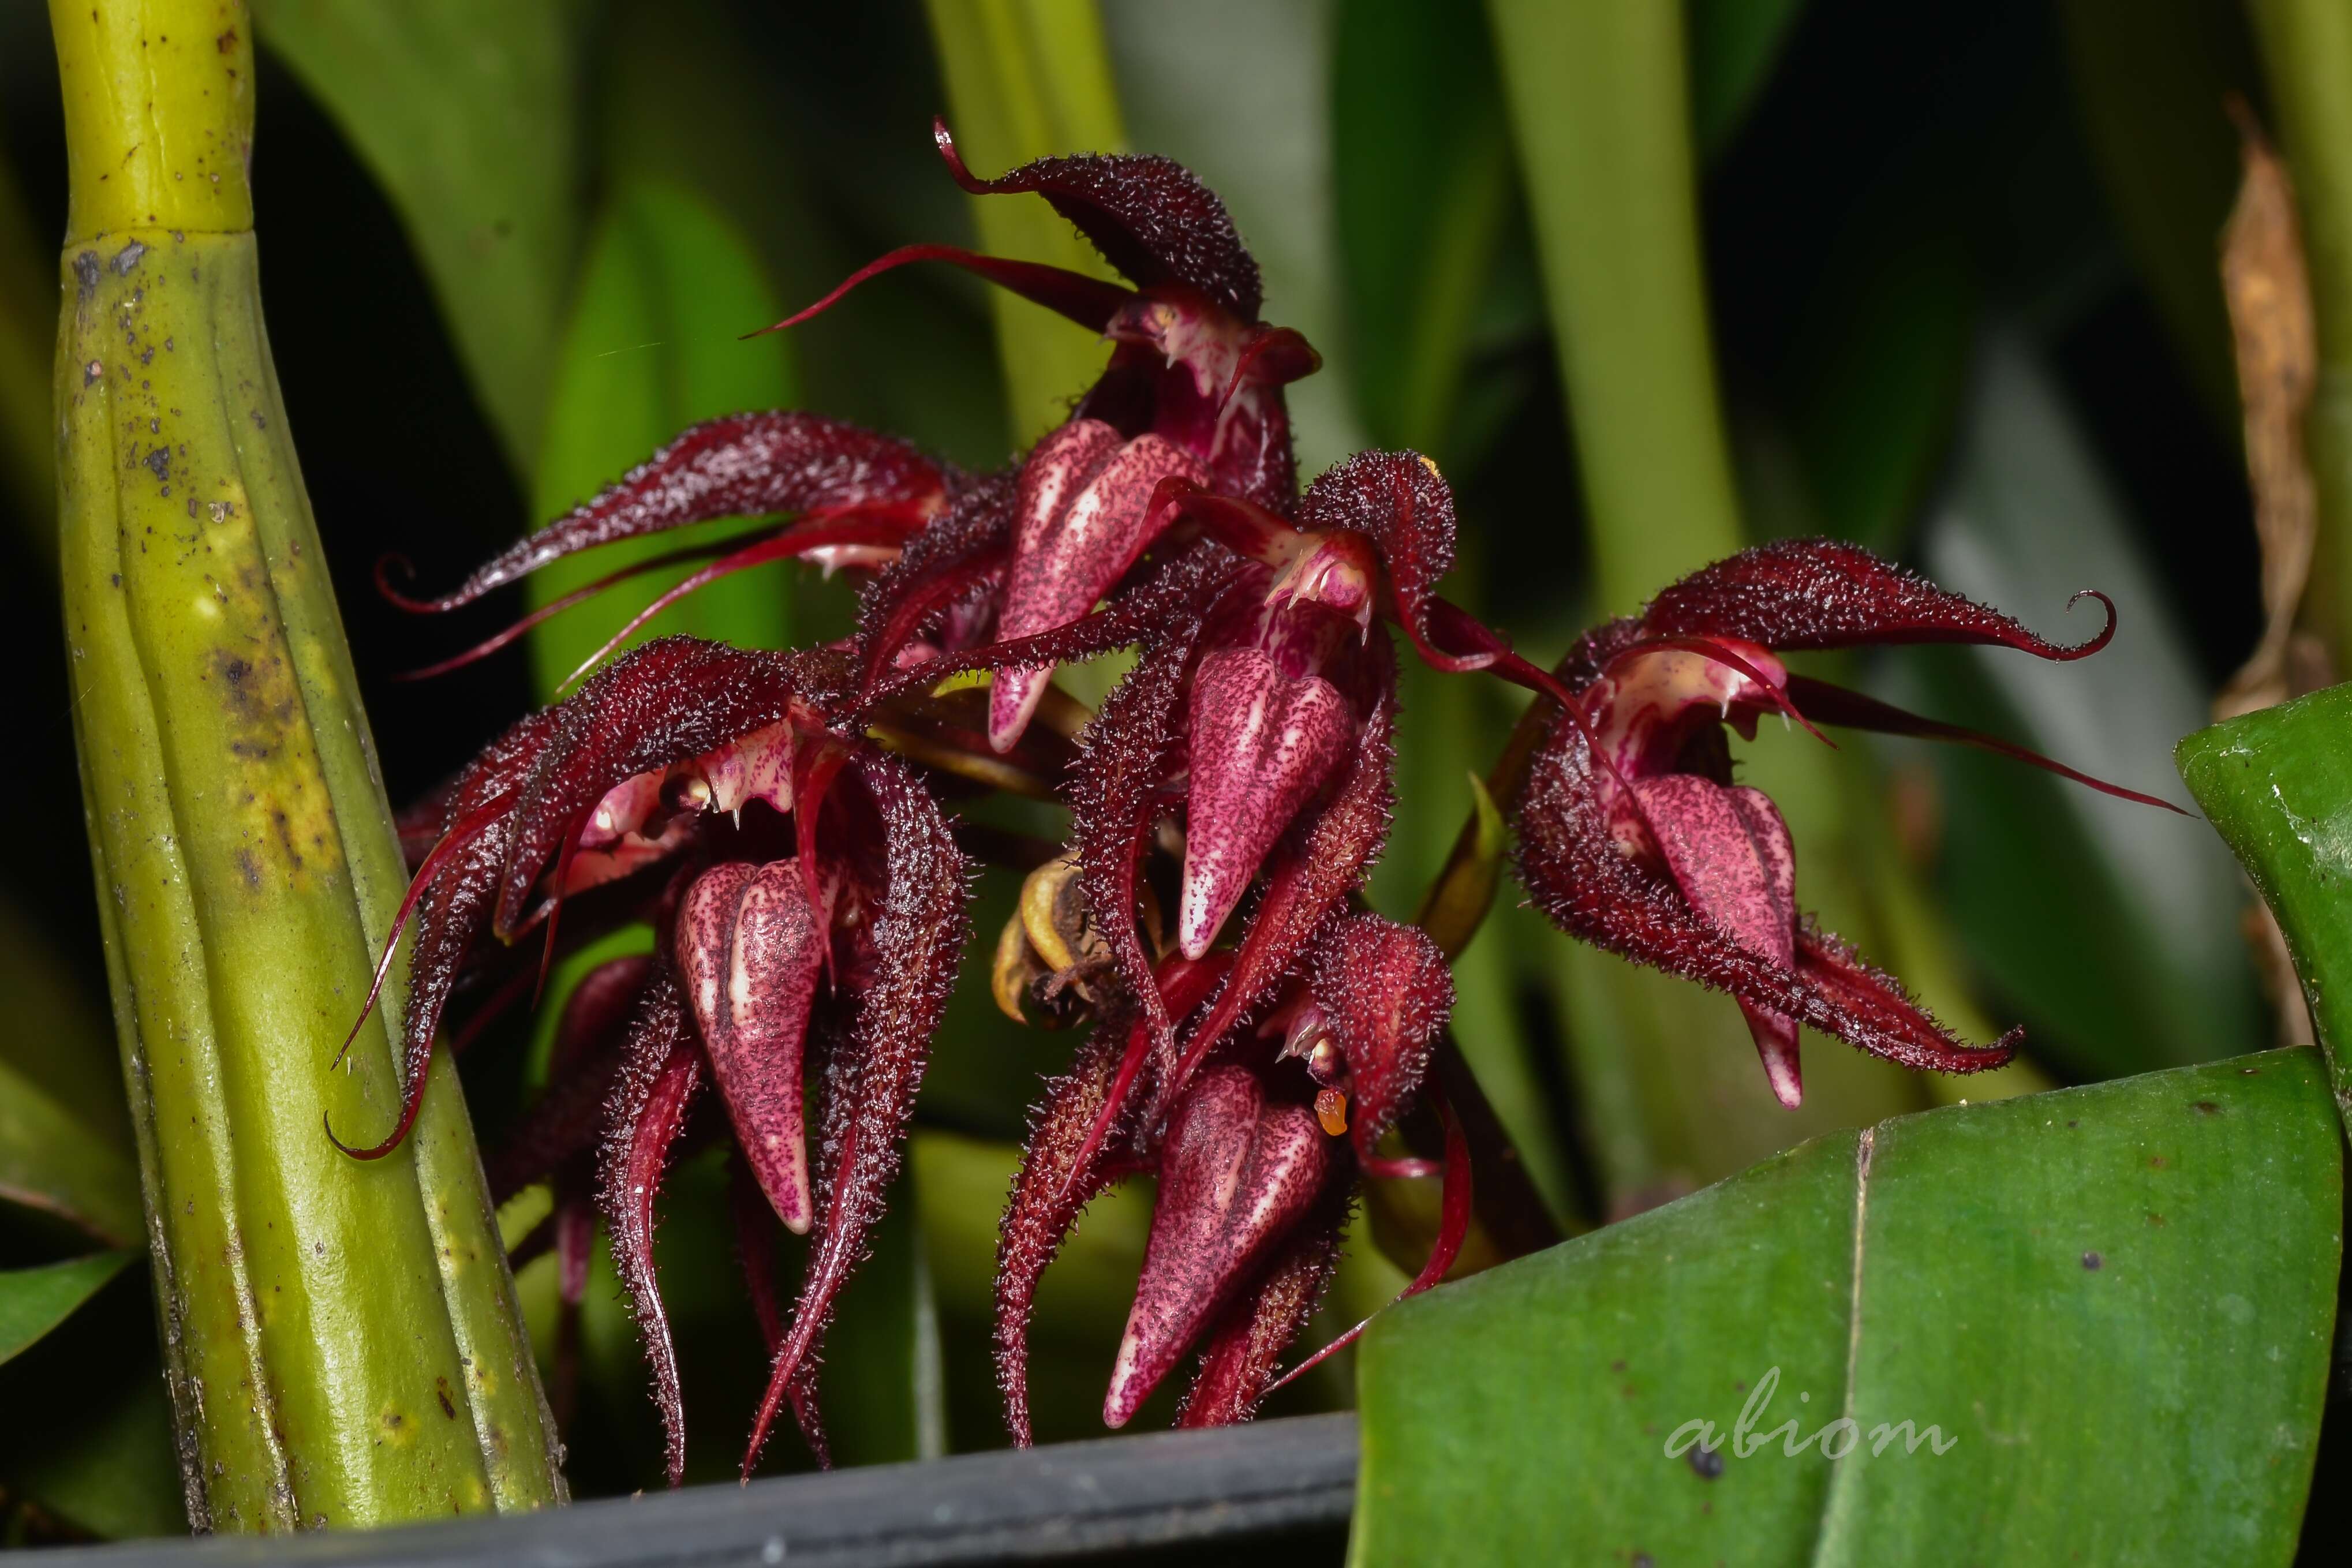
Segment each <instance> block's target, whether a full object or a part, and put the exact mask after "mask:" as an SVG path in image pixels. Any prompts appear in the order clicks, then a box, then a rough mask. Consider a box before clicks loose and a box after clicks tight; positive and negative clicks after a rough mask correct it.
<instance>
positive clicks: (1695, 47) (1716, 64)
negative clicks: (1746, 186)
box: [1690, 0, 1805, 159]
mask: <svg viewBox="0 0 2352 1568" xmlns="http://www.w3.org/2000/svg"><path fill="white" fill-rule="evenodd" d="M1804 9H1805V0H1690V78H1691V87H1690V92H1691V130H1692V133H1693V135H1694V137H1695V138H1696V141H1697V142H1698V145H1699V151H1700V152H1701V153H1703V154H1704V155H1705V156H1706V157H1707V158H1709V159H1712V158H1713V157H1714V156H1715V155H1716V154H1717V153H1718V152H1722V151H1723V150H1724V149H1725V148H1726V147H1727V146H1729V145H1730V144H1731V139H1732V136H1733V135H1734V134H1735V133H1736V132H1737V131H1738V130H1739V122H1740V121H1741V120H1745V119H1746V118H1747V117H1748V110H1750V109H1751V108H1753V107H1755V103H1756V99H1757V97H1758V95H1759V94H1760V93H1762V91H1763V90H1764V84H1765V83H1766V82H1768V81H1769V80H1770V79H1771V77H1772V67H1773V66H1774V65H1775V64H1777V63H1778V62H1779V60H1780V50H1781V48H1782V47H1784V46H1785V45H1786V44H1787V43H1788V41H1789V32H1790V27H1791V26H1794V25H1795V23H1796V20H1797V18H1798V17H1799V16H1801V15H1803V13H1804Z"/></svg>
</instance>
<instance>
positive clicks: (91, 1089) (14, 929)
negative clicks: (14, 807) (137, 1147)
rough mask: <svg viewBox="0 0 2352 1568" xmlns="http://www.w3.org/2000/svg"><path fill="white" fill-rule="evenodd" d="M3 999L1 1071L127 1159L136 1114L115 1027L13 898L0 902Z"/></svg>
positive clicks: (1, 989)
mask: <svg viewBox="0 0 2352 1568" xmlns="http://www.w3.org/2000/svg"><path fill="white" fill-rule="evenodd" d="M0 997H5V998H8V1023H7V1027H6V1028H5V1029H0V1067H9V1068H14V1069H15V1070H16V1071H18V1072H20V1073H22V1074H23V1075H24V1076H25V1077H26V1078H27V1079H28V1080H30V1081H31V1082H33V1083H35V1084H37V1085H38V1086H39V1087H40V1088H42V1089H43V1090H45V1091H47V1092H48V1093H49V1094H50V1095H51V1096H52V1097H53V1098H55V1099H56V1101H57V1102H58V1104H59V1105H60V1106H62V1107H63V1108H64V1109H65V1111H66V1113H68V1114H69V1115H71V1116H73V1117H75V1118H77V1119H78V1120H79V1121H80V1122H81V1123H82V1124H84V1125H85V1126H86V1127H88V1128H89V1129H90V1130H91V1132H92V1134H93V1135H95V1136H97V1137H98V1138H100V1140H101V1141H103V1142H106V1143H109V1144H111V1145H113V1146H114V1147H115V1148H116V1149H118V1150H120V1151H121V1153H122V1155H124V1157H125V1158H126V1159H127V1158H129V1157H130V1156H131V1154H132V1149H131V1113H130V1109H129V1107H128V1106H127V1105H126V1104H125V1103H124V1101H123V1094H122V1058H121V1055H120V1054H119V1052H118V1048H117V1046H116V1043H115V1038H114V1030H113V1029H112V1028H111V1027H110V1021H109V1020H108V1019H107V1018H106V1017H105V1015H104V1014H103V1013H101V1012H100V1010H99V999H98V998H95V997H92V996H90V995H89V994H88V992H87V991H85V990H84V988H83V987H82V985H81V983H80V977H79V975H78V974H77V973H76V971H75V969H74V967H73V965H72V964H71V963H69V962H68V960H67V959H66V958H65V957H64V956H63V955H61V954H60V953H58V950H57V947H56V946H55V944H53V943H52V942H51V941H50V940H49V938H48V936H47V935H46V934H45V932H44V931H43V929H42V927H41V926H40V925H38V924H37V922H36V921H35V920H34V918H33V917H32V916H31V915H28V914H27V913H26V910H25V909H24V907H23V906H22V905H20V904H16V902H15V901H13V900H9V899H0Z"/></svg>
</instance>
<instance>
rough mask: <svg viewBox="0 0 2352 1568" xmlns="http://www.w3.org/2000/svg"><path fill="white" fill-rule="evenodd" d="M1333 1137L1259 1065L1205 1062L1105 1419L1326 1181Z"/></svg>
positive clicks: (1182, 1120) (1138, 1389)
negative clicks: (1276, 1098)
mask: <svg viewBox="0 0 2352 1568" xmlns="http://www.w3.org/2000/svg"><path fill="white" fill-rule="evenodd" d="M1337 1147H1338V1144H1337V1143H1336V1141H1335V1140H1333V1139H1330V1138H1327V1137H1325V1136H1324V1135H1323V1131H1322V1129H1321V1128H1319V1127H1318V1126H1317V1125H1316V1124H1315V1115H1314V1113H1313V1112H1311V1111H1309V1110H1308V1109H1307V1107H1306V1106H1305V1105H1302V1104H1296V1103H1271V1104H1270V1103H1267V1101H1266V1098H1265V1090H1264V1089H1263V1088H1262V1087H1261V1086H1260V1084H1259V1082H1258V1080H1257V1075H1256V1074H1255V1073H1254V1072H1252V1071H1250V1070H1249V1069H1248V1068H1245V1067H1239V1066H1233V1065H1225V1066H1219V1067H1213V1068H1210V1069H1207V1070H1206V1071H1202V1073H1201V1074H1200V1076H1199V1077H1198V1078H1197V1079H1196V1080H1195V1081H1194V1082H1193V1084H1192V1088H1191V1089H1190V1090H1188V1091H1187V1092H1186V1093H1185V1095H1184V1097H1183V1098H1182V1099H1181V1101H1179V1102H1178V1103H1177V1106H1176V1110H1175V1112H1174V1113H1173V1114H1172V1115H1171V1117H1170V1118H1169V1125H1168V1141H1167V1143H1166V1145H1164V1146H1163V1149H1162V1152H1161V1155H1160V1196H1159V1199H1158V1202H1157V1204H1156V1205H1155V1207H1154V1208H1153V1210H1152V1215H1151V1239H1150V1241H1149V1242H1148V1243H1147V1244H1146V1245H1145V1248H1144V1253H1143V1275H1142V1278H1141V1279H1140V1280H1139V1281H1137V1283H1136V1288H1135V1306H1134V1308H1133V1310H1132V1311H1130V1312H1129V1313H1128V1318H1127V1333H1126V1336H1125V1337H1124V1338H1123V1339H1122V1340H1121V1341H1120V1342H1119V1347H1118V1364H1116V1365H1115V1366H1114V1367H1113V1369H1112V1371H1111V1377H1110V1390H1109V1392H1108V1395H1106V1396H1105V1397H1104V1400H1103V1420H1104V1421H1105V1422H1106V1423H1107V1424H1108V1425H1110V1426H1112V1427H1123V1426H1125V1425H1126V1424H1127V1423H1128V1421H1129V1419H1130V1418H1131V1417H1132V1416H1134V1415H1135V1412H1136V1409H1137V1407H1138V1406H1140V1405H1141V1404H1142V1403H1143V1402H1144V1400H1145V1399H1147V1398H1149V1397H1150V1395H1151V1391H1152V1389H1154V1388H1155V1387H1157V1386H1159V1384H1160V1379H1161V1378H1162V1377H1165V1376H1166V1375H1168V1373H1169V1370H1170V1369H1171V1368H1172V1367H1173V1366H1174V1365H1175V1364H1176V1363H1177V1362H1178V1361H1180V1360H1181V1359H1182V1357H1183V1354H1184V1353H1185V1351H1186V1350H1188V1349H1189V1348H1191V1346H1192V1342H1193V1341H1194V1340H1195V1339H1197V1338H1199V1337H1200V1334H1201V1332H1202V1330H1203V1329H1204V1328H1206V1327H1207V1326H1208V1324H1209V1322H1210V1321H1211V1320H1212V1319H1213V1317H1214V1316H1215V1315H1216V1314H1217V1312H1219V1311H1220V1310H1221V1309H1222V1308H1223V1307H1224V1305H1225V1304H1226V1303H1227V1302H1229V1301H1232V1300H1233V1299H1234V1296H1235V1295H1236V1294H1238V1293H1239V1291H1241V1290H1242V1289H1243V1288H1244V1286H1246V1285H1248V1284H1249V1283H1250V1282H1251V1279H1252V1277H1253V1275H1254V1273H1255V1270H1256V1267H1257V1265H1258V1264H1259V1263H1260V1262H1262V1261H1263V1260H1265V1257H1266V1256H1267V1254H1268V1253H1269V1252H1271V1251H1272V1250H1273V1249H1275V1248H1276V1247H1277V1246H1278V1245H1280V1244H1281V1242H1282V1241H1283V1240H1284V1239H1286V1237H1287V1236H1288V1235H1289V1234H1290V1232H1291V1230H1292V1229H1293V1228H1294V1227H1295V1226H1296V1225H1297V1222H1298V1220H1299V1218H1300V1217H1301V1216H1302V1215H1304V1214H1305V1213H1306V1212H1307V1209H1308V1207H1310V1206H1311V1205H1313V1203H1314V1202H1315V1199H1316V1197H1317V1196H1318V1194H1320V1193H1321V1192H1322V1190H1323V1188H1324V1185H1325V1181H1326V1178H1327V1177H1328V1176H1329V1174H1330V1172H1331V1170H1332V1167H1333V1164H1334V1160H1333V1154H1332V1151H1333V1150H1334V1149H1335V1148H1337Z"/></svg>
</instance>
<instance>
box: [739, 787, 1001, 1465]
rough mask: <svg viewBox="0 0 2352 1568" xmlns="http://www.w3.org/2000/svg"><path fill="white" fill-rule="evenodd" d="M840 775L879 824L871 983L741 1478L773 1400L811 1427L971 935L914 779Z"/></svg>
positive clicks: (956, 873)
mask: <svg viewBox="0 0 2352 1568" xmlns="http://www.w3.org/2000/svg"><path fill="white" fill-rule="evenodd" d="M851 766H852V767H853V768H855V769H856V774H857V777H858V779H859V782H861V783H862V784H863V785H864V786H865V788H866V792H867V794H868V795H869V796H870V798H871V800H872V802H873V806H874V809H875V810H876V812H877V815H878V816H879V817H880V819H881V824H882V839H883V844H884V857H885V862H886V869H885V882H884V886H883V889H882V894H881V898H880V900H879V904H878V906H877V909H876V912H875V914H874V916H873V921H874V924H873V934H872V935H873V944H874V953H875V964H874V978H873V980H872V982H871V984H870V985H869V986H868V987H867V988H866V990H865V992H864V994H863V995H862V996H861V997H859V998H858V1001H857V1013H856V1021H855V1023H853V1024H852V1025H851V1029H850V1038H849V1040H848V1043H847V1045H846V1047H845V1048H844V1049H843V1050H841V1051H836V1052H835V1053H834V1060H833V1061H832V1063H831V1065H830V1069H829V1071H828V1077H829V1078H834V1079H835V1082H833V1083H831V1084H829V1085H828V1089H827V1094H826V1106H825V1116H824V1149H823V1152H822V1158H821V1164H822V1166H823V1168H824V1176H823V1178H822V1179H821V1180H820V1181H819V1182H818V1183H817V1188H818V1195H819V1199H820V1201H819V1205H818V1208H817V1216H816V1223H815V1226H814V1228H813V1230H812V1232H811V1238H810V1249H809V1262H808V1270H807V1273H806V1274H805V1275H804V1276H803V1280H802V1282H801V1291H800V1297H799V1300H798V1301H796V1302H795V1303H794V1305H793V1319H792V1326H791V1328H790V1330H789V1331H788V1332H787V1333H786V1334H785V1337H784V1343H783V1345H782V1348H781V1349H779V1350H778V1351H777V1353H776V1358H775V1364H774V1367H773V1369H772V1373H771V1375H770V1377H769V1382H768V1392H767V1395H766V1396H765V1397H764V1398H763V1399H762V1400H761V1406H760V1413H759V1416H758V1419H757V1420H756V1422H755V1423H754V1425H753V1427H752V1430H751V1443H750V1445H749V1447H748V1448H747V1450H746V1452H745V1454H744V1458H743V1469H744V1473H745V1474H746V1475H749V1474H750V1473H751V1467H752V1465H753V1464H754V1463H755V1462H756V1461H757V1460H758V1458H759V1455H760V1449H761V1447H763V1446H764V1445H765V1443H766V1441H767V1436H768V1430H769V1427H771V1425H772V1423H773V1422H774V1420H775V1416H776V1411H777V1409H778V1407H779V1406H780V1405H781V1403H782V1400H783V1399H784V1398H785V1397H786V1396H788V1395H789V1394H791V1393H792V1392H793V1390H794V1389H795V1387H804V1388H807V1389H808V1390H809V1394H808V1396H807V1397H806V1398H805V1401H803V1400H801V1399H796V1400H795V1401H794V1403H795V1406H796V1407H801V1406H803V1405H804V1413H803V1417H802V1418H803V1427H804V1428H805V1427H808V1426H811V1425H813V1424H814V1418H815V1401H814V1386H813V1385H812V1384H809V1383H807V1382H805V1381H804V1380H805V1379H808V1378H810V1377H812V1376H813V1374H814V1357H815V1352H816V1348H817V1346H818V1344H819V1343H820V1341H821V1339H822V1336H823V1334H824V1330H825V1327H826V1325H827V1323H828V1322H830V1321H831V1319H832V1316H833V1308H834V1303H835V1300H836V1299H837V1298H838V1296H839V1295H840V1293H841V1288H842V1286H843V1285H845V1283H847V1282H848V1279H849V1275H850V1271H851V1270H853V1269H855V1268H856V1265H857V1263H858V1261H859V1260H861V1259H862V1258H864V1257H865V1255H866V1236H867V1233H868V1232H869V1231H870V1230H871V1229H872V1228H873V1226H874V1223H875V1221H877V1219H879V1218H881V1216H882V1206H883V1200H884V1197H885V1194H886V1193H887V1190H888V1188H889V1186H890V1183H891V1182H892V1181H893V1180H894V1179H895V1178H896V1177H897V1176H898V1167H899V1165H900V1163H901V1160H902V1157H903V1153H904V1145H905V1139H906V1129H907V1118H908V1116H909V1115H910V1114H911V1113H913V1111H914V1105H915V1091H916V1089H917V1088H918V1087H919V1085H920V1084H921V1082H922V1077H923V1067H924V1064H925V1063H926V1062H927V1061H929V1053H930V1043H931V1036H932V1034H933V1033H934V1032H935V1031H936V1030H938V1028H939V1022H940V1017H941V1015H942V1014H943V1013H944V1012H945V1011H946V1009H947V1002H948V997H949V995H950V993H951V992H952V991H953V990H954V988H955V976H956V968H957V966H958V964H959V962H960V960H961V956H962V952H963V945H964V942H965V940H966V938H967V937H969V936H970V935H971V920H970V918H969V916H968V915H967V914H966V911H965V903H966V900H967V897H968V894H969V891H970V890H969V887H968V885H967V883H968V874H967V873H968V866H967V862H965V860H964V858H963V852H961V850H959V849H958V848H957V847H956V842H955V836H954V834H953V833H952V832H951V831H950V830H949V827H948V822H947V819H946V818H945V817H944V816H942V815H941V814H940V809H939V807H938V805H937V804H936V803H934V802H933V800H931V797H930V795H929V792H928V791H926V790H925V789H924V788H923V787H922V785H921V784H920V783H919V782H918V781H917V780H916V779H915V777H914V775H913V774H912V773H910V772H908V769H907V768H905V767H904V766H903V765H901V764H900V763H899V762H898V761H897V760H896V759H895V758H888V757H885V756H881V755H879V754H877V753H874V752H870V751H868V752H860V753H859V754H858V755H857V756H856V758H855V760H854V761H853V762H852V764H851Z"/></svg>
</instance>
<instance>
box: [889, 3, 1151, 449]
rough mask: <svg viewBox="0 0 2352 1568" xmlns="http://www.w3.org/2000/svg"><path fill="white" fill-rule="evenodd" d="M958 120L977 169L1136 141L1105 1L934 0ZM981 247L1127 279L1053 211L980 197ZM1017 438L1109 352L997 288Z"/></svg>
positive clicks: (1041, 422) (1053, 417)
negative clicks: (1127, 119)
mask: <svg viewBox="0 0 2352 1568" xmlns="http://www.w3.org/2000/svg"><path fill="white" fill-rule="evenodd" d="M929 11H930V17H931V36H932V37H933V39H934V40H935V41H936V42H937V44H938V47H939V53H940V71H941V74H942V75H944V76H945V77H946V78H947V89H948V105H949V108H950V111H951V114H952V119H951V120H950V125H951V127H952V129H953V130H954V131H955V134H956V146H957V149H958V150H959V151H960V152H962V154H963V158H964V162H965V163H966V164H967V165H969V166H970V168H971V171H972V172H973V173H975V174H979V175H982V176H983V177H985V176H987V175H991V174H996V173H1001V172H1003V171H1004V170H1006V169H1009V168H1012V167H1013V166H1014V165H1016V164H1020V163H1025V162H1029V161H1030V160H1031V159H1033V158H1044V157H1046V156H1049V155H1051V154H1054V153H1061V152H1118V151H1120V150H1121V149H1122V148H1123V147H1125V145H1126V143H1127V130H1126V127H1125V125H1124V123H1123V122H1122V120H1121V119H1120V116H1119V109H1118V85H1117V84H1116V83H1115V82H1114V81H1113V80H1112V78H1111V70H1110V54H1109V51H1108V48H1107V47H1106V46H1105V44H1104V42H1103V28H1102V17H1101V16H1100V15H1099V14H1098V13H1097V11H1096V9H1095V4H1094V0H929ZM971 203H972V215H973V220H974V222H975V223H976V224H977V225H979V228H980V240H981V248H982V250H984V251H987V252H989V253H990V254H992V255H995V256H1017V257H1019V258H1021V259H1023V260H1024V261H1044V262H1051V263H1052V264H1053V265H1055V266H1056V267H1069V268H1072V269H1073V270H1075V271H1078V272H1087V273H1092V274H1094V275H1095V276H1097V277H1115V276H1116V274H1114V273H1113V272H1111V270H1110V269H1109V267H1108V266H1106V265H1105V263H1104V262H1103V259H1102V257H1101V256H1097V254H1095V251H1094V248H1093V247H1092V246H1088V245H1087V242H1086V241H1085V240H1083V239H1081V238H1079V237H1078V235H1076V233H1075V232H1073V231H1072V229H1071V228H1070V225H1068V224H1066V223H1065V222H1064V221H1063V220H1062V218H1061V216H1060V214H1056V213H1055V211H1054V210H1053V208H1051V207H1049V206H1047V205H1046V204H1045V203H1044V202H1042V201H1038V200H1035V199H1034V198H1031V197H1024V196H974V197H972V198H971ZM990 305H991V308H992V309H993V310H994V311H995V313H996V335H997V342H998V344H999V345H1000V348H1001V350H1002V353H1003V360H1004V390H1005V397H1006V400H1007V402H1009V403H1010V405H1011V413H1012V425H1013V428H1012V436H1013V441H1014V443H1015V444H1021V445H1026V444H1028V443H1030V442H1032V441H1034V440H1036V439H1037V437H1039V436H1040V435H1043V434H1045V432H1046V431H1048V430H1050V429H1052V428H1053V427H1054V426H1055V425H1056V424H1059V423H1061V422H1062V421H1063V420H1064V419H1065V418H1066V417H1068V414H1069V410H1070V403H1071V402H1072V400H1074V399H1075V398H1076V397H1077V396H1078V394H1079V393H1081V392H1085V391H1086V390H1087V387H1088V386H1089V385H1090V384H1092V382H1094V380H1095V378H1096V377H1097V376H1098V375H1100V374H1101V373H1102V368H1103V364H1104V362H1105V361H1106V360H1107V359H1108V356H1109V350H1108V347H1107V346H1106V345H1105V344H1104V343H1103V342H1102V341H1101V340H1098V339H1095V338H1091V337H1089V336H1087V333H1086V332H1085V331H1083V330H1081V329H1078V328H1076V327H1073V326H1071V325H1070V324H1069V323H1068V322H1067V321H1065V320H1063V319H1061V318H1060V317H1058V316H1055V315H1054V314H1052V313H1051V312H1050V311H1046V310H1044V309H1041V308H1038V307H1037V306H1034V305H1032V304H1029V303H1028V302H1027V301H1025V300H1022V299H1016V298H1013V296H1011V295H1009V294H1006V293H1003V291H1002V290H992V298H991V300H990Z"/></svg>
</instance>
